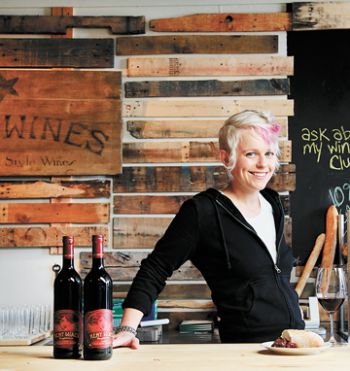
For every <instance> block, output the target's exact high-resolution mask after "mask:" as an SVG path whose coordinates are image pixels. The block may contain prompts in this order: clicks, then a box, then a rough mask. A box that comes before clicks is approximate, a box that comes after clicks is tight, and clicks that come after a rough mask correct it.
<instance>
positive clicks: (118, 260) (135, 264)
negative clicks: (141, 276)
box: [80, 251, 203, 281]
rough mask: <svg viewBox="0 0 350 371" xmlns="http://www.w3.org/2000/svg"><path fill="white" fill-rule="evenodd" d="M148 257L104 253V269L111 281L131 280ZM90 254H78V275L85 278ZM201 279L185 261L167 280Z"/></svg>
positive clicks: (144, 255) (139, 253)
mask: <svg viewBox="0 0 350 371" xmlns="http://www.w3.org/2000/svg"><path fill="white" fill-rule="evenodd" d="M147 255H148V253H147V252H141V251H133V252H132V253H122V252H112V253H110V252H106V253H105V267H106V269H107V271H108V273H109V274H110V276H111V277H112V280H113V281H130V280H132V279H133V278H134V277H135V275H136V273H137V271H138V269H139V266H140V263H141V261H142V259H144V258H145V257H146V256H147ZM91 261H92V259H91V253H86V252H81V253H80V267H81V269H80V273H81V275H82V277H85V276H86V274H87V273H88V271H89V269H90V267H91ZM198 279H203V277H202V275H201V273H200V272H199V271H198V269H197V268H195V267H194V266H193V265H192V263H191V262H189V261H187V262H186V263H184V264H183V265H182V266H181V267H180V268H179V269H177V270H176V271H174V273H173V274H172V276H171V277H169V280H171V281H181V280H198Z"/></svg>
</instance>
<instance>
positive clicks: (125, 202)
mask: <svg viewBox="0 0 350 371" xmlns="http://www.w3.org/2000/svg"><path fill="white" fill-rule="evenodd" d="M191 197H192V195H157V196H148V195H135V196H134V195H116V196H114V199H113V205H114V208H113V212H114V214H141V215H142V214H176V213H177V212H178V211H179V209H180V206H181V205H182V204H183V202H184V201H186V200H188V199H189V198H191ZM281 201H282V205H283V207H284V210H285V213H286V214H289V212H290V200H289V196H287V195H281Z"/></svg>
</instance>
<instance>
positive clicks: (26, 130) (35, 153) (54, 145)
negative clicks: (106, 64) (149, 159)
mask: <svg viewBox="0 0 350 371" xmlns="http://www.w3.org/2000/svg"><path fill="white" fill-rule="evenodd" d="M120 79H121V73H120V72H112V71H108V72H107V71H86V72H84V71H0V99H1V100H0V123H1V125H0V148H1V149H2V151H1V152H0V175H1V176H19V175H21V176H26V175H72V174H74V175H98V174H103V175H105V174H117V173H118V172H119V171H120V169H121V118H120V99H119V98H120Z"/></svg>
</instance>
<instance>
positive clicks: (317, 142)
mask: <svg viewBox="0 0 350 371" xmlns="http://www.w3.org/2000/svg"><path fill="white" fill-rule="evenodd" d="M301 139H302V146H303V148H302V151H303V152H302V153H303V155H304V156H314V157H315V161H316V163H320V161H321V160H323V159H324V160H325V161H326V162H327V164H328V167H329V169H331V170H336V171H343V170H346V169H349V168H350V142H349V141H350V130H346V129H344V126H340V127H339V128H335V129H327V128H316V129H309V128H302V129H301Z"/></svg>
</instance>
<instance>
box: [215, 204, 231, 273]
mask: <svg viewBox="0 0 350 371" xmlns="http://www.w3.org/2000/svg"><path fill="white" fill-rule="evenodd" d="M212 202H213V204H214V207H215V211H216V217H217V218H218V224H219V228H220V234H221V239H222V243H223V245H224V250H225V255H226V262H227V268H228V269H230V270H231V269H232V266H231V261H230V255H229V252H228V248H227V243H226V239H225V234H224V228H223V227H222V221H221V217H220V213H219V209H218V205H217V204H216V200H215V199H214V200H213V199H212Z"/></svg>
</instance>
